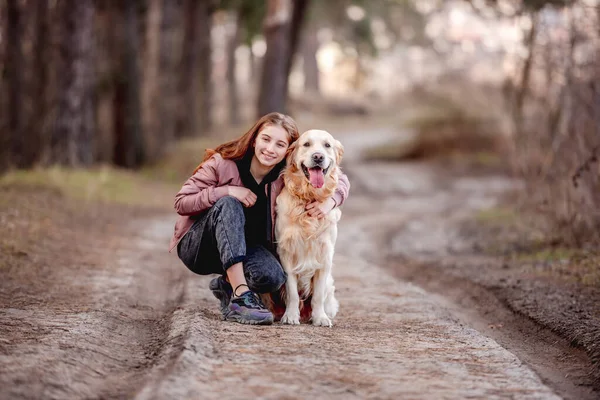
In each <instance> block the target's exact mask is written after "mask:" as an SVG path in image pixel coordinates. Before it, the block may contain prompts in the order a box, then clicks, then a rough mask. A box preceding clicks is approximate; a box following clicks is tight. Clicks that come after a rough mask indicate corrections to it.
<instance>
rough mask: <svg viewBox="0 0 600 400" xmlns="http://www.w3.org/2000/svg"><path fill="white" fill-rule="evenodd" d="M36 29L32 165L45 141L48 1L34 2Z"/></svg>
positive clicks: (31, 131)
mask: <svg viewBox="0 0 600 400" xmlns="http://www.w3.org/2000/svg"><path fill="white" fill-rule="evenodd" d="M35 21H36V31H35V45H34V46H35V48H34V51H33V53H34V68H35V72H34V89H33V95H34V97H33V103H34V105H33V114H34V115H35V119H34V121H32V122H31V124H30V138H31V140H30V144H29V145H30V146H31V153H30V157H31V158H30V159H29V162H28V166H31V165H33V164H34V163H35V162H38V161H40V160H41V158H42V154H43V153H44V151H45V149H46V146H47V143H46V137H47V135H46V121H47V117H48V116H47V114H48V107H47V101H48V99H47V94H48V80H49V79H48V77H49V69H48V62H49V58H50V54H49V52H48V45H49V40H48V35H49V33H50V29H49V23H48V2H47V1H38V2H37V3H36V20H35Z"/></svg>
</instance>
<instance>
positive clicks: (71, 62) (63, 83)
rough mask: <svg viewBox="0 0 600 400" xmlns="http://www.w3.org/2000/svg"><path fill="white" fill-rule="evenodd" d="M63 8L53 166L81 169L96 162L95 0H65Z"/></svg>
mask: <svg viewBox="0 0 600 400" xmlns="http://www.w3.org/2000/svg"><path fill="white" fill-rule="evenodd" d="M58 7H60V17H61V20H60V26H61V28H62V29H61V30H62V31H61V32H60V44H59V46H60V54H61V59H60V60H59V65H60V71H61V74H60V75H59V76H60V83H59V87H58V93H57V116H56V125H55V127H54V129H53V131H52V134H51V139H50V159H49V161H50V162H51V163H58V164H63V165H70V166H78V165H90V164H92V162H93V161H94V113H93V102H92V91H93V86H92V85H93V79H92V76H93V75H92V65H93V57H92V56H93V42H94V40H93V26H94V1H93V0H63V1H61V2H60V3H58Z"/></svg>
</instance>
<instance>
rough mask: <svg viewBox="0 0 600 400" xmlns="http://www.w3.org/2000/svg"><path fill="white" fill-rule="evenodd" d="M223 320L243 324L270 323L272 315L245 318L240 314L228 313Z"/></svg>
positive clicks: (271, 322)
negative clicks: (259, 317)
mask: <svg viewBox="0 0 600 400" xmlns="http://www.w3.org/2000/svg"><path fill="white" fill-rule="evenodd" d="M224 320H225V321H229V322H237V323H238V324H244V325H272V324H273V317H267V318H265V319H247V318H244V317H242V316H241V315H228V316H226V317H225V318H224Z"/></svg>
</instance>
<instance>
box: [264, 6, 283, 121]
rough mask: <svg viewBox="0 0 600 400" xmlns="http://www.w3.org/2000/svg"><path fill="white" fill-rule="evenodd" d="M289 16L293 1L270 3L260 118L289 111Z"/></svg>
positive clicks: (265, 32)
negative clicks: (287, 108) (287, 102)
mask: <svg viewBox="0 0 600 400" xmlns="http://www.w3.org/2000/svg"><path fill="white" fill-rule="evenodd" d="M290 14H291V4H290V0H268V2H267V15H266V17H265V22H264V35H265V38H266V42H267V52H266V53H265V56H264V60H263V68H262V78H261V85H260V94H259V99H258V116H259V117H260V116H262V115H265V114H267V113H269V112H272V111H279V112H285V111H286V90H287V89H286V87H287V78H288V76H287V65H288V62H289V61H288V59H287V57H289V56H290V42H289V23H290V16H291V15H290Z"/></svg>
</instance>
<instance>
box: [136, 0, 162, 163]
mask: <svg viewBox="0 0 600 400" xmlns="http://www.w3.org/2000/svg"><path fill="white" fill-rule="evenodd" d="M162 2H163V0H148V2H147V7H148V11H147V13H146V26H145V53H144V57H143V60H144V63H143V82H142V87H141V91H142V94H141V102H142V126H143V128H144V141H145V143H146V153H147V159H148V160H149V161H154V160H156V158H157V156H158V154H159V148H161V147H162V146H163V143H161V140H160V138H161V134H160V129H161V123H160V115H159V113H158V112H157V110H158V109H159V104H160V103H159V102H160V98H159V94H160V87H161V82H160V54H161V53H160V50H161V48H160V44H161V40H160V38H161V20H162V11H163V6H162Z"/></svg>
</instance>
